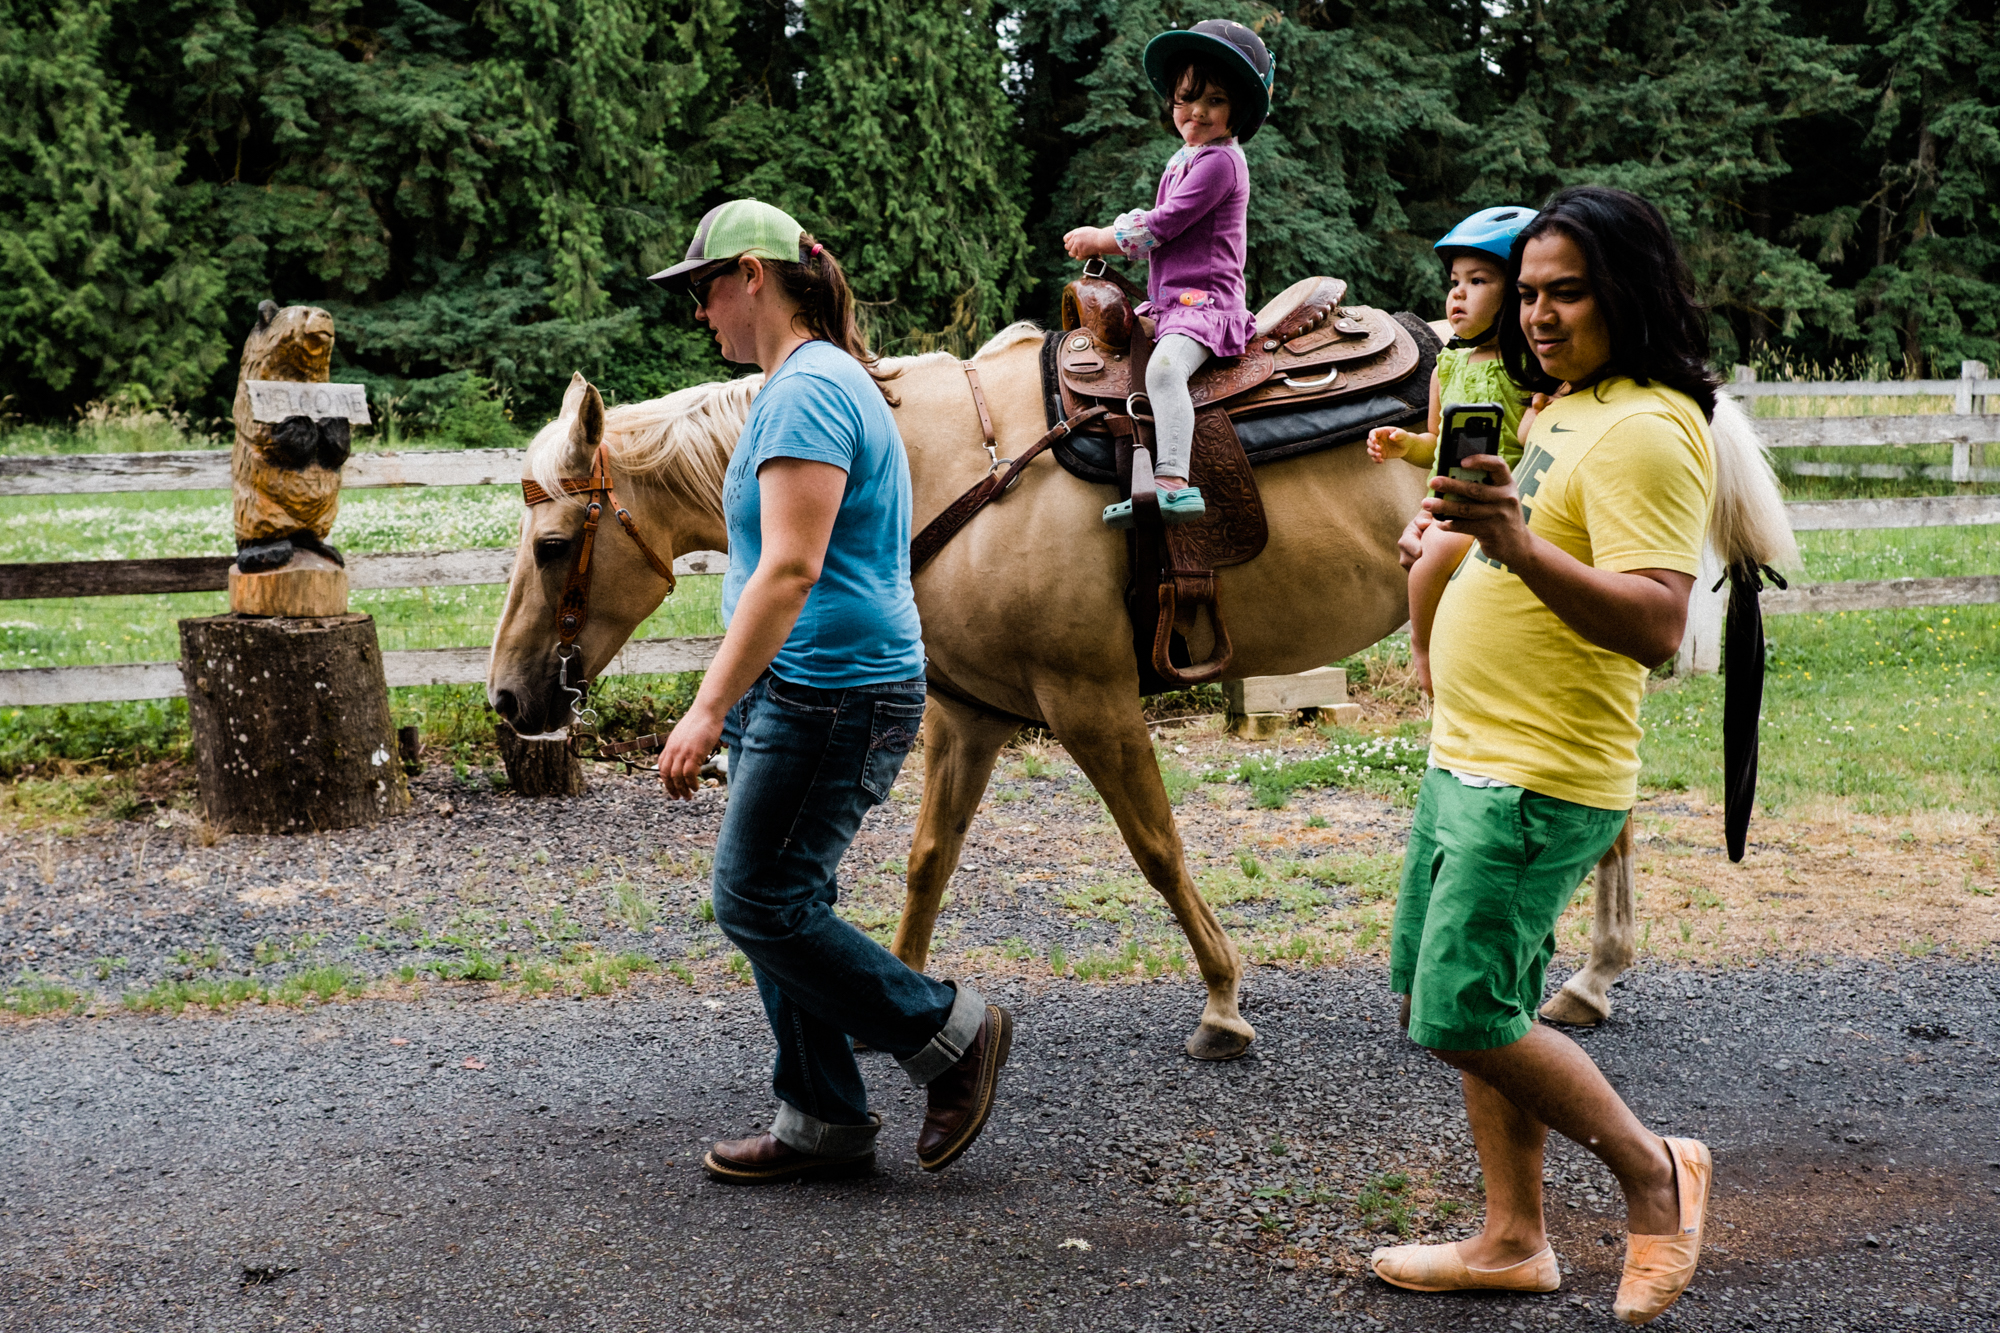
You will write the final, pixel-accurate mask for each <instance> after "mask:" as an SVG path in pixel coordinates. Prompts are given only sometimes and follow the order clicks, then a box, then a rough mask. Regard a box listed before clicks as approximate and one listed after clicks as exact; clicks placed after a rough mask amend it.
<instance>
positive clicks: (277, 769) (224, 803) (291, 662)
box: [181, 615, 410, 833]
mask: <svg viewBox="0 0 2000 1333" xmlns="http://www.w3.org/2000/svg"><path fill="white" fill-rule="evenodd" d="M181 677H182V679H183V680H185V681H186V683H187V699H188V729H189V731H190V733H191V734H192V738H193V741H194V755H195V769H196V776H197V778H198V780H199V784H200V789H201V808H202V815H203V817H204V818H205V819H207V820H208V822H209V823H210V824H212V825H214V826H216V827H217V828H221V829H224V830H227V831H229V832H231V833H315V832H319V831H321V830H324V829H339V828H352V827H353V826H354V825H357V824H372V823H375V822H376V821H378V820H381V819H386V818H388V817H389V816H390V815H396V814H401V813H402V812H403V811H405V810H407V809H409V806H410V787H409V783H408V781H407V780H405V778H404V777H403V772H402V765H401V764H400V763H398V762H397V753H396V750H397V747H396V729H395V727H393V726H392V725H391V724H390V721H389V689H388V685H387V683H386V682H385V681H384V679H383V676H382V650H381V648H380V647H379V646H377V643H376V640H375V621H374V619H373V618H372V617H370V616H361V615H349V616H325V617H320V618H317V619H283V618H268V617H258V616H239V615H226V616H204V617H201V618H199V619H194V620H183V621H182V622H181Z"/></svg>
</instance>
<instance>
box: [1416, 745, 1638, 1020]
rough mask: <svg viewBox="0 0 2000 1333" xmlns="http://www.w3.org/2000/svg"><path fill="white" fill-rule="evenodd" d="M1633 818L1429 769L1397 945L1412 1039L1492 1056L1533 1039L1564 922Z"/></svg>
mask: <svg viewBox="0 0 2000 1333" xmlns="http://www.w3.org/2000/svg"><path fill="white" fill-rule="evenodd" d="M1625 816H1626V812H1625V811H1623V810H1597V809H1593V808H1591V807H1590V806H1587V805H1573V804H1571V803H1570V802H1568V801H1560V800H1557V799H1556V798H1555V797H1553V796H1543V795H1541V794H1539V793H1537V792H1531V791H1528V790H1526V789H1524V788H1521V787H1468V786H1466V785H1465V784H1464V783H1462V782H1460V781H1459V780H1458V779H1457V778H1455V777H1453V776H1452V775H1451V774H1450V773H1447V772H1445V771H1444V770H1443V769H1441V768H1434V769H1432V770H1431V771H1430V772H1428V773H1426V774H1425V775H1424V782H1423V786H1422V787H1421V788H1419V789H1418V792H1417V815H1416V820H1415V822H1414V823H1413V824H1412V826H1411V828H1410V845H1409V850H1408V851H1407V852H1405V853H1404V856H1403V889H1402V895H1401V896H1400V897H1399V898H1398V899H1397V901H1396V928H1395V934H1394V936H1393V937H1392V939H1391V941H1390V946H1389V980H1390V984H1391V985H1392V986H1393V987H1394V988H1395V990H1396V991H1397V992H1398V993H1399V994H1403V995H1408V996H1409V997H1410V1040H1411V1041H1413V1042H1416V1043H1417V1044H1418V1045H1419V1046H1427V1047H1429V1048H1430V1049H1432V1050H1438V1051H1486V1050H1491V1049H1493V1048H1494V1047H1496V1046H1505V1045H1508V1044H1509V1043H1511V1042H1516V1041H1519V1040H1520V1039H1521V1038H1522V1037H1525V1036H1526V1035H1527V1034H1528V1029H1529V1028H1531V1027H1533V1026H1534V1023H1535V1010H1536V1009H1537V1008H1538V1007H1539V1006H1540V1005H1541V1002H1542V982H1543V980H1544V979H1545V978H1546V977H1547V975H1548V970H1549V959H1551V958H1553V957H1554V956H1555V951H1556V919H1557V918H1558V917H1560V916H1561V915H1562V911H1563V908H1565V907H1567V906H1568V905H1569V900H1570V895H1571V894H1573V893H1575V892H1576V886H1577V885H1578V884H1580V883H1582V882H1583V877H1584V876H1585V875H1587V874H1589V873H1590V868H1591V867H1592V866H1594V865H1596V864H1597V860H1598V858H1599V857H1601V856H1603V855H1604V853H1605V852H1606V851H1608V850H1609V849H1610V847H1611V844H1612V843H1613V842H1614V841H1616V840H1617V837H1618V830H1619V829H1621V828H1622V827H1624V824H1625Z"/></svg>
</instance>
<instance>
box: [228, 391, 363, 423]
mask: <svg viewBox="0 0 2000 1333" xmlns="http://www.w3.org/2000/svg"><path fill="white" fill-rule="evenodd" d="M243 387H244V388H246V389H248V390H249V391H250V419H251V420H252V421H283V420H284V419H285V418H286V417H311V418H312V419H313V420H315V421H319V420H323V419H325V418H327V417H346V418H347V420H348V423H349V424H350V425H355V426H366V425H368V424H369V419H368V391H367V389H366V388H364V387H363V386H362V385H359V384H311V383H307V382H305V381H303V380H245V381H244V382H243Z"/></svg>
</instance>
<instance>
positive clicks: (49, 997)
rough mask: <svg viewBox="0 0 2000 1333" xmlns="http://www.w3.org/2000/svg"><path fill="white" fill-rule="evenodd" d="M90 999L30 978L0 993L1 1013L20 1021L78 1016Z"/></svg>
mask: <svg viewBox="0 0 2000 1333" xmlns="http://www.w3.org/2000/svg"><path fill="white" fill-rule="evenodd" d="M88 1003H89V997H88V996H86V995H83V994H81V993H79V992H77V991H74V990H71V989H70V988H69V987H68V986H65V985H63V984H62V983H61V982H59V981H49V980H46V979H44V978H29V979H27V980H23V981H18V982H16V983H14V984H13V985H12V986H9V987H8V988H7V989H6V990H5V991H4V992H0V1009H5V1010H6V1011H7V1012H8V1013H10V1014H16V1015H19V1016H20V1017H22V1018H32V1017H34V1016H36V1015H38V1014H80V1013H82V1012H83V1010H84V1006H85V1005H86V1004H88Z"/></svg>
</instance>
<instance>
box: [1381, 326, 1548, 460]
mask: <svg viewBox="0 0 2000 1333" xmlns="http://www.w3.org/2000/svg"><path fill="white" fill-rule="evenodd" d="M1437 377H1438V414H1439V417H1440V418H1442V416H1443V414H1444V409H1445V408H1447V407H1449V406H1451V405H1452V404H1453V403H1498V404H1500V409H1501V413H1502V416H1501V419H1500V457H1502V458H1504V459H1506V460H1507V466H1508V467H1510V468H1511V467H1515V466H1518V465H1519V463H1520V461H1521V435H1520V431H1521V414H1522V413H1523V412H1525V411H1527V408H1528V393H1527V391H1526V390H1525V389H1523V388H1522V387H1521V386H1520V385H1518V384H1516V383H1514V380H1513V378H1512V377H1511V376H1509V375H1508V374H1507V363H1506V362H1504V361H1502V360H1501V359H1500V358H1499V357H1497V356H1496V357H1494V358H1493V359H1492V360H1491V361H1477V362H1475V361H1474V360H1473V359H1472V349H1471V348H1470V347H1460V348H1456V349H1454V350H1452V351H1447V352H1439V353H1438V358H1437ZM1407 457H1408V461H1409V462H1412V463H1415V464H1416V465H1417V466H1419V467H1431V466H1433V465H1434V464H1435V463H1436V461H1437V454H1436V450H1435V449H1433V450H1432V451H1431V455H1430V457H1428V458H1420V457H1418V456H1417V454H1416V453H1414V452H1413V453H1411V454H1409V455H1408V456H1407Z"/></svg>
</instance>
